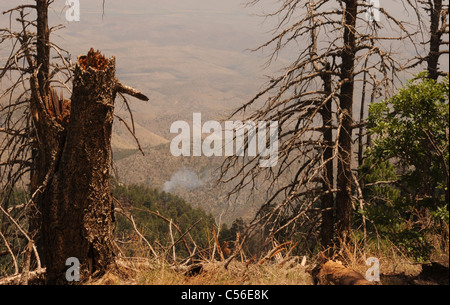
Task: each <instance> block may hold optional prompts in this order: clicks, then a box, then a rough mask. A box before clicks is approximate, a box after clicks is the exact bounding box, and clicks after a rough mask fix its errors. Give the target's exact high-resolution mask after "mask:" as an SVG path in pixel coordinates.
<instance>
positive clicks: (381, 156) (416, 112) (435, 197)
mask: <svg viewBox="0 0 450 305" xmlns="http://www.w3.org/2000/svg"><path fill="white" fill-rule="evenodd" d="M426 76H427V75H426V74H425V73H422V74H419V75H418V76H417V77H416V78H415V79H413V80H411V81H409V82H408V83H407V85H406V86H405V87H404V88H402V89H401V90H400V91H399V93H398V94H397V95H395V96H394V97H392V98H391V99H389V100H386V101H383V102H381V103H376V104H373V105H372V106H371V107H370V111H369V118H368V123H369V130H370V132H371V133H372V134H373V135H375V139H374V143H373V144H374V145H373V147H371V148H370V149H369V151H368V156H369V157H371V158H373V159H374V160H376V161H385V160H391V161H392V162H396V163H397V164H396V169H397V170H400V169H401V170H402V171H403V172H402V173H401V175H402V177H401V179H402V181H403V182H405V183H406V185H407V186H408V187H409V189H410V190H411V193H412V195H413V196H416V197H420V198H417V199H419V200H424V201H427V203H428V204H430V205H434V206H439V205H442V204H444V203H446V200H447V201H448V198H445V192H446V191H447V192H448V189H447V184H446V182H445V176H446V173H447V174H448V161H449V151H448V141H449V140H448V130H449V120H448V116H449V107H448V94H449V79H448V77H446V78H445V79H443V80H442V81H441V82H437V81H435V80H432V79H429V78H427V77H426ZM425 204H426V203H425ZM446 204H448V202H447V203H446Z"/></svg>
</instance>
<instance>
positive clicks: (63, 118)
mask: <svg viewBox="0 0 450 305" xmlns="http://www.w3.org/2000/svg"><path fill="white" fill-rule="evenodd" d="M46 107H47V112H48V114H49V115H50V117H52V118H54V119H56V121H57V122H58V123H59V124H62V125H63V126H67V124H68V123H69V119H70V108H71V104H70V100H69V99H65V98H64V97H63V95H62V92H61V93H60V95H59V96H58V94H57V93H56V91H55V90H54V89H53V88H52V87H50V92H49V95H48V98H47V100H46Z"/></svg>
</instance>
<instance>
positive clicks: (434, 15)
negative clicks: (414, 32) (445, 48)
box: [427, 0, 448, 80]
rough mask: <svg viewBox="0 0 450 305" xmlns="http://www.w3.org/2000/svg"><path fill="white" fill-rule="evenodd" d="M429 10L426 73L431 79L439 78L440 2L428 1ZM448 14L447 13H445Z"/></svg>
mask: <svg viewBox="0 0 450 305" xmlns="http://www.w3.org/2000/svg"><path fill="white" fill-rule="evenodd" d="M429 6H430V7H429V10H430V34H431V37H430V50H429V53H428V57H427V64H428V73H429V77H430V78H431V79H435V80H437V79H438V78H439V74H440V73H439V57H440V55H441V53H440V47H441V44H442V35H443V34H444V29H440V21H441V14H442V0H434V1H429ZM447 13H448V12H447Z"/></svg>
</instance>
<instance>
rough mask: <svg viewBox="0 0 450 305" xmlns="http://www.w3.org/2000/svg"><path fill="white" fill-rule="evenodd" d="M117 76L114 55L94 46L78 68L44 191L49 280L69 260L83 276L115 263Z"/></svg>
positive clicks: (59, 277)
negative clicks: (59, 145) (76, 262)
mask: <svg viewBox="0 0 450 305" xmlns="http://www.w3.org/2000/svg"><path fill="white" fill-rule="evenodd" d="M117 87H118V81H117V78H116V77H115V59H114V58H112V59H110V60H107V59H106V58H104V57H103V56H102V55H100V54H99V53H96V52H93V50H91V51H90V52H89V54H88V56H87V57H86V56H84V57H79V59H78V62H77V65H76V68H75V74H74V82H73V93H72V99H71V112H70V122H69V124H68V126H67V128H66V135H65V136H64V141H63V147H62V150H61V154H60V157H59V158H58V160H57V164H56V167H55V171H54V175H53V178H52V180H51V183H50V184H49V186H48V189H47V191H46V193H45V195H44V198H43V199H44V201H43V202H45V204H44V206H43V207H42V239H43V248H44V253H43V254H44V258H45V262H46V266H47V279H48V282H49V283H60V282H64V281H65V270H66V269H67V267H66V265H65V262H66V260H67V259H68V258H70V257H75V258H77V259H78V260H79V261H80V264H81V269H80V274H81V277H82V279H83V278H85V276H86V275H90V274H93V273H95V272H98V273H99V274H101V273H103V272H104V271H106V270H107V269H108V267H109V266H111V265H112V264H113V263H114V251H113V249H114V244H113V237H112V225H113V219H114V215H113V212H114V210H113V206H112V198H111V193H110V165H111V150H110V147H111V135H112V124H113V110H114V98H115V95H116V91H117V90H116V89H117Z"/></svg>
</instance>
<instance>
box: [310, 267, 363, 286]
mask: <svg viewBox="0 0 450 305" xmlns="http://www.w3.org/2000/svg"><path fill="white" fill-rule="evenodd" d="M319 279H320V280H322V281H323V282H325V283H326V282H330V283H332V284H335V285H371V283H370V282H369V281H367V280H366V279H365V278H364V276H362V275H361V274H360V273H358V272H356V271H355V270H353V269H350V268H347V267H345V266H344V265H343V264H342V263H341V262H339V261H337V262H334V261H328V262H326V263H325V264H324V265H323V266H322V269H321V270H320V272H319Z"/></svg>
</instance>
